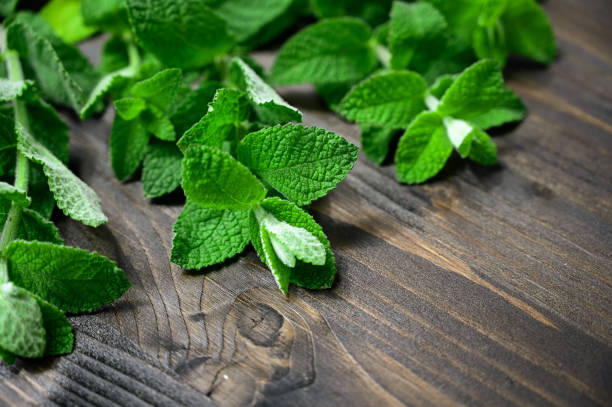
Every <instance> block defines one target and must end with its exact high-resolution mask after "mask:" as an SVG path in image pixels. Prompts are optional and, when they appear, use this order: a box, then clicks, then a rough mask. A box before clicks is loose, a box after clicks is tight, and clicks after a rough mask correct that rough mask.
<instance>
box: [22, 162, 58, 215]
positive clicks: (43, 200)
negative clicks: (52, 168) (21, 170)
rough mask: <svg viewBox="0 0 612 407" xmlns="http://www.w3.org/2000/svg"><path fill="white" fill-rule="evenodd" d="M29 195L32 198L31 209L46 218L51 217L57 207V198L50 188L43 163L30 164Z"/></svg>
mask: <svg viewBox="0 0 612 407" xmlns="http://www.w3.org/2000/svg"><path fill="white" fill-rule="evenodd" d="M29 181H30V182H29V184H30V185H29V187H28V195H29V196H30V198H32V205H30V209H32V210H33V211H36V212H37V213H38V214H40V216H42V217H43V218H44V219H49V218H50V217H51V214H52V213H53V209H55V198H54V196H53V192H51V190H50V189H49V182H48V181H47V176H46V175H45V173H44V171H43V167H42V165H38V164H36V163H31V164H30V177H29Z"/></svg>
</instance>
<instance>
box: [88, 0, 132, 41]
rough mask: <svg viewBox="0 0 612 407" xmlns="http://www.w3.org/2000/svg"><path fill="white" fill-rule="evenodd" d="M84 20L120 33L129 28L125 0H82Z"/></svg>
mask: <svg viewBox="0 0 612 407" xmlns="http://www.w3.org/2000/svg"><path fill="white" fill-rule="evenodd" d="M81 13H82V14H83V21H84V22H85V24H86V25H88V26H91V27H100V28H103V29H104V30H108V31H111V32H116V33H119V32H121V31H124V30H125V29H127V28H129V25H128V18H127V9H126V6H125V0H81Z"/></svg>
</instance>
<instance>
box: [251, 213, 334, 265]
mask: <svg viewBox="0 0 612 407" xmlns="http://www.w3.org/2000/svg"><path fill="white" fill-rule="evenodd" d="M254 213H255V217H256V218H257V222H259V226H260V227H261V228H262V229H265V232H266V233H267V234H268V237H269V239H270V243H271V244H272V248H273V250H274V252H275V253H276V255H277V256H278V258H279V260H281V261H282V262H283V264H284V265H285V266H287V267H289V268H294V267H295V265H296V260H297V259H299V260H302V261H304V262H306V263H310V264H314V265H315V266H322V265H324V264H325V258H326V253H325V246H324V245H323V243H321V242H320V241H319V239H317V237H316V236H315V235H313V234H312V233H310V232H309V231H307V230H306V229H303V228H300V227H295V226H292V225H290V224H288V223H287V222H283V221H280V220H278V219H276V218H275V217H274V216H273V215H272V214H270V213H269V212H266V211H265V210H263V209H261V208H255V210H254Z"/></svg>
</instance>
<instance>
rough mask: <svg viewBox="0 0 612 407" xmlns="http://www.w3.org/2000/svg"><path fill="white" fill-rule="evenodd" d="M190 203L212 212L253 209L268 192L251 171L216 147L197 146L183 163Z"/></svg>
mask: <svg viewBox="0 0 612 407" xmlns="http://www.w3.org/2000/svg"><path fill="white" fill-rule="evenodd" d="M183 190H184V191H185V196H186V197H187V199H189V200H191V201H193V202H195V203H197V204H200V205H202V206H205V207H207V208H211V209H249V208H250V207H251V206H252V205H254V204H257V203H259V202H261V201H262V200H263V199H264V198H265V196H266V189H265V188H264V186H263V185H262V184H261V182H259V180H258V179H257V178H256V177H255V176H254V175H253V174H252V173H251V171H249V169H248V168H247V167H245V166H244V165H242V164H241V163H239V162H238V161H237V160H236V159H234V158H233V157H232V156H231V155H229V154H227V153H224V152H222V151H221V150H219V149H217V148H215V147H209V146H205V145H201V146H200V145H194V146H191V147H189V148H188V149H187V151H185V158H184V159H183Z"/></svg>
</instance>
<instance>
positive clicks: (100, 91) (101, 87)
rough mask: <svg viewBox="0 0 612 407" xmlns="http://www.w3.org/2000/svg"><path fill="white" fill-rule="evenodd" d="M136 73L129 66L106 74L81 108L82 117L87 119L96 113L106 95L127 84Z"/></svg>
mask: <svg viewBox="0 0 612 407" xmlns="http://www.w3.org/2000/svg"><path fill="white" fill-rule="evenodd" d="M134 74H135V71H134V69H133V68H132V67H129V66H128V67H125V68H122V69H120V70H118V71H115V72H111V73H108V74H106V75H104V76H103V77H102V78H101V79H100V81H99V82H98V83H97V84H96V85H95V86H94V88H93V89H92V91H91V93H90V94H89V96H88V97H87V99H86V100H85V102H84V105H83V107H82V108H81V109H80V111H79V114H80V116H81V119H83V120H84V119H87V118H89V117H91V116H92V115H93V114H95V113H96V112H97V110H98V107H99V106H100V104H101V103H102V102H103V101H104V97H105V96H106V95H108V94H109V93H110V92H112V91H113V90H114V89H117V88H121V87H123V86H125V85H126V84H127V83H128V82H129V78H130V77H132V76H133V75H134Z"/></svg>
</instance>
